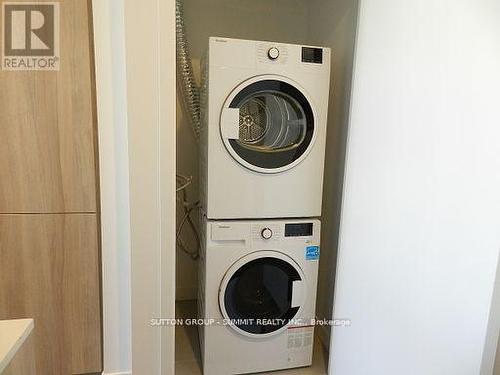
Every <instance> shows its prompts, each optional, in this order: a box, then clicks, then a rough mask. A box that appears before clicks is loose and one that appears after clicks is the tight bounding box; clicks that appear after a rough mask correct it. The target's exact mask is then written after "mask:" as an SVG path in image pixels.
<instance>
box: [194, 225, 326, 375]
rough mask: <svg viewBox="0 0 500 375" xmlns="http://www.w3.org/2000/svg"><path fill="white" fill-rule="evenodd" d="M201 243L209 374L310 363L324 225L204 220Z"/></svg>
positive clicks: (206, 368) (205, 370) (203, 343)
mask: <svg viewBox="0 0 500 375" xmlns="http://www.w3.org/2000/svg"><path fill="white" fill-rule="evenodd" d="M202 238H203V242H204V248H203V250H202V252H201V257H200V273H199V282H200V285H199V296H198V313H199V317H200V318H201V319H203V320H204V322H205V323H206V324H205V325H201V326H199V333H200V335H199V337H200V345H201V353H202V360H203V373H204V375H229V374H246V373H254V372H262V371H274V370H279V369H286V368H294V367H304V366H309V365H311V363H312V350H313V341H314V340H313V336H314V324H313V323H314V321H313V318H314V317H315V302H316V288H317V278H318V262H319V243H320V222H319V221H318V220H294V221H283V220H272V221H205V222H204V223H203V234H202Z"/></svg>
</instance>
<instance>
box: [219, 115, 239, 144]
mask: <svg viewBox="0 0 500 375" xmlns="http://www.w3.org/2000/svg"><path fill="white" fill-rule="evenodd" d="M220 129H221V134H222V138H225V139H238V138H239V137H240V109H239V108H224V109H223V110H222V115H221V119H220Z"/></svg>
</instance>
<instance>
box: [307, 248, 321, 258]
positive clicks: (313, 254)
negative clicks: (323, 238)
mask: <svg viewBox="0 0 500 375" xmlns="http://www.w3.org/2000/svg"><path fill="white" fill-rule="evenodd" d="M318 259H319V246H307V247H306V260H318Z"/></svg>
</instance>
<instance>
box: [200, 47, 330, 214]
mask: <svg viewBox="0 0 500 375" xmlns="http://www.w3.org/2000/svg"><path fill="white" fill-rule="evenodd" d="M202 70H203V72H202V100H201V101H202V155H201V158H202V160H201V186H202V194H201V200H202V206H203V209H204V211H205V213H206V215H207V217H208V218H209V219H252V218H259V219H260V218H287V217H318V216H320V215H321V204H322V186H323V167H324V156H325V137H326V124H327V110H328V95H329V84H330V49H328V48H322V47H309V46H300V45H290V44H282V43H275V42H258V41H248V40H237V39H227V38H210V41H209V48H208V52H207V53H206V56H205V59H204V62H203V63H202Z"/></svg>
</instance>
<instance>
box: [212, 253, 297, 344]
mask: <svg viewBox="0 0 500 375" xmlns="http://www.w3.org/2000/svg"><path fill="white" fill-rule="evenodd" d="M304 286H305V278H304V274H303V273H302V270H301V269H300V267H299V266H298V265H297V264H296V263H295V262H294V261H293V260H292V259H291V258H290V257H288V256H287V255H285V254H283V253H280V252H276V251H259V252H255V253H252V254H249V255H248V256H246V257H243V258H241V259H240V260H239V261H237V262H236V263H235V264H233V266H232V267H231V268H230V269H229V270H228V272H227V273H226V275H225V276H224V279H223V281H222V283H221V288H220V291H219V305H220V308H221V311H222V315H223V316H224V318H225V319H226V320H227V321H228V322H229V324H230V326H231V327H233V328H234V329H235V330H236V331H238V332H239V333H241V334H244V335H246V336H252V337H255V336H258V337H263V336H269V335H272V334H276V333H278V332H280V331H281V330H283V329H285V328H286V326H287V325H288V324H289V323H290V321H291V320H292V319H294V318H295V317H296V315H297V313H298V312H299V310H300V307H301V306H302V304H303V301H304V291H305V289H304Z"/></svg>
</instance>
